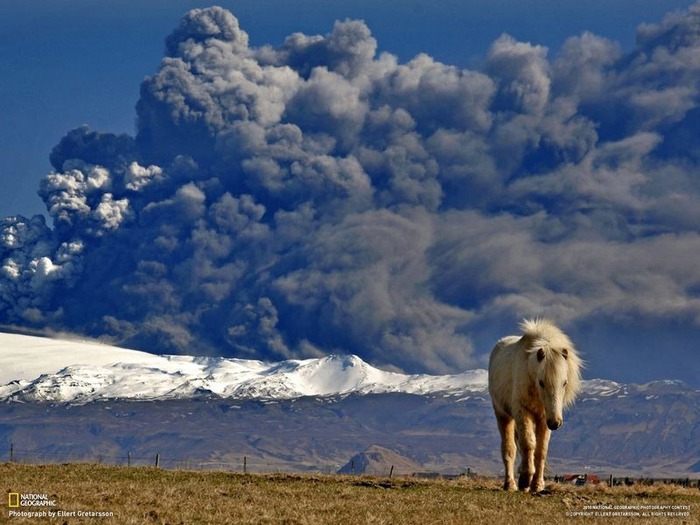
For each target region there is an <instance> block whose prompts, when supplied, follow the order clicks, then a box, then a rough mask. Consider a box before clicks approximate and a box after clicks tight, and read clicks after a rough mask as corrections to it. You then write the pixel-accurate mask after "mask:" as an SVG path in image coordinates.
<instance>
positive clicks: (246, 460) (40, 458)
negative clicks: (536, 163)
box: [0, 443, 700, 489]
mask: <svg viewBox="0 0 700 525" xmlns="http://www.w3.org/2000/svg"><path fill="white" fill-rule="evenodd" d="M2 456H5V457H4V458H3V457H2ZM3 459H4V460H5V461H9V462H10V463H25V464H74V463H93V464H104V465H114V466H123V467H157V468H163V469H172V470H216V471H224V472H234V473H241V474H253V473H259V474H268V473H316V474H327V475H330V474H349V475H360V474H361V475H368V476H376V477H387V478H392V477H405V476H412V477H419V478H448V479H450V478H457V477H463V476H467V477H472V476H476V475H477V473H476V472H475V471H474V470H473V469H471V468H469V467H467V468H465V469H463V470H455V469H453V470H452V471H451V472H420V471H416V470H415V469H410V468H405V467H404V468H402V467H401V466H395V465H386V466H384V465H382V466H379V467H377V466H369V467H368V466H367V465H362V464H359V462H358V464H357V465H356V464H355V462H354V461H350V462H349V463H347V464H346V465H340V464H335V463H326V464H310V463H298V462H294V461H279V462H274V461H269V460H266V459H264V458H256V457H250V456H246V455H241V456H229V457H227V458H226V459H210V458H181V457H180V458H174V457H168V456H167V455H165V456H163V455H161V453H160V452H154V453H148V454H144V453H141V454H135V453H132V452H127V453H126V454H116V455H114V454H94V455H85V454H71V453H66V452H59V451H54V452H48V451H43V450H42V451H39V450H27V449H21V448H17V447H16V446H15V445H14V443H11V444H10V447H9V450H8V451H7V452H5V454H0V461H1V460H3ZM486 477H490V476H486ZM548 479H549V480H551V481H555V482H559V483H571V484H574V485H586V484H598V483H604V484H605V485H608V486H610V487H615V486H623V485H624V486H631V485H649V486H650V485H657V484H669V485H679V486H683V487H690V488H698V489H700V478H690V477H640V476H613V475H610V476H607V477H603V476H601V477H599V476H590V475H588V476H587V475H579V476H571V475H568V476H561V475H555V476H550V477H549V478H548Z"/></svg>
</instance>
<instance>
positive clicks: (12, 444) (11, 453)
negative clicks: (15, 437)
mask: <svg viewBox="0 0 700 525" xmlns="http://www.w3.org/2000/svg"><path fill="white" fill-rule="evenodd" d="M14 461H15V444H14V443H10V463H14Z"/></svg>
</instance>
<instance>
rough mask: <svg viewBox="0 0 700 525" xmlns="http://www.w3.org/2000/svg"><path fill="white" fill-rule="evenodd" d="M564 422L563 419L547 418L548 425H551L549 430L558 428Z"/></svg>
mask: <svg viewBox="0 0 700 525" xmlns="http://www.w3.org/2000/svg"><path fill="white" fill-rule="evenodd" d="M563 423H564V422H563V421H562V420H561V419H548V420H547V426H548V427H549V430H556V429H558V428H559V427H560V426H561V425H562V424H563Z"/></svg>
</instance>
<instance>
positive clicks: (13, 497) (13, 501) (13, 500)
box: [7, 492, 19, 508]
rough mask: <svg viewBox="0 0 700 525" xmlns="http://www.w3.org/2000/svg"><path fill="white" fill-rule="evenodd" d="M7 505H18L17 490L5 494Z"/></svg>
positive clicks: (14, 506)
mask: <svg viewBox="0 0 700 525" xmlns="http://www.w3.org/2000/svg"><path fill="white" fill-rule="evenodd" d="M7 506H8V507H12V508H17V507H19V492H10V493H9V494H8V495H7Z"/></svg>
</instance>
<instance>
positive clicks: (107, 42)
mask: <svg viewBox="0 0 700 525" xmlns="http://www.w3.org/2000/svg"><path fill="white" fill-rule="evenodd" d="M221 5H222V6H223V8H224V9H221V8H209V9H198V10H194V11H191V12H189V13H188V11H189V10H190V9H193V8H198V7H206V6H208V4H205V3H203V2H194V1H150V2H148V1H147V2H143V1H140V2H136V1H131V0H129V1H121V2H110V1H87V0H82V1H70V2H69V1H63V0H59V1H55V2H51V3H46V2H43V1H34V0H29V1H25V2H21V3H20V2H6V1H2V0H0V7H2V9H3V11H2V12H3V15H4V16H3V18H2V19H1V20H0V69H1V70H2V71H3V72H4V74H3V78H2V81H1V82H0V151H1V152H2V155H0V220H2V222H0V264H1V265H2V266H0V324H12V325H19V326H23V327H32V328H44V329H49V330H61V331H69V332H70V331H72V332H76V333H79V334H83V335H88V336H93V337H100V336H105V337H109V338H110V340H111V341H113V342H116V343H118V344H123V345H125V346H129V347H133V348H139V349H145V350H149V351H154V352H158V353H199V354H205V355H227V356H237V357H251V358H258V359H283V358H293V357H297V358H301V357H311V356H318V355H323V354H326V353H329V352H347V353H356V354H358V355H360V356H361V357H362V358H363V359H365V360H367V361H369V362H371V363H373V364H375V365H378V366H385V367H389V368H391V367H395V368H397V369H402V370H404V371H407V372H434V373H453V372H458V371H460V370H464V369H465V368H475V367H483V366H485V364H486V359H487V356H488V351H489V350H490V348H491V346H492V345H493V343H494V341H495V340H496V339H497V338H498V337H500V336H503V335H506V334H508V333H512V332H514V331H515V330H517V323H518V321H519V320H520V319H522V318H523V317H530V316H548V317H553V318H554V319H555V320H556V321H557V322H559V323H560V324H562V325H563V326H564V327H565V328H566V329H567V331H568V332H570V334H571V335H572V337H573V338H574V340H575V341H576V342H577V343H578V344H579V346H580V348H581V349H582V351H583V352H584V357H585V359H586V360H587V361H588V362H589V369H588V372H587V374H588V375H589V376H592V377H606V378H611V379H619V380H623V381H635V382H644V381H650V380H653V379H665V378H681V379H683V380H685V381H688V382H691V383H694V384H696V383H697V381H698V378H699V377H700V370H699V368H698V366H699V363H698V360H697V359H696V358H695V352H696V348H697V346H696V343H695V341H696V340H697V337H698V335H700V268H698V265H697V264H696V261H697V260H698V258H700V227H699V226H698V224H700V211H698V210H700V184H699V183H698V178H697V173H698V166H699V165H700V148H698V146H697V144H698V143H699V142H698V140H697V136H698V132H699V130H698V125H697V122H698V114H699V113H700V92H699V88H698V82H697V78H698V76H699V75H700V70H699V69H698V66H697V63H696V62H697V61H696V60H694V57H695V56H697V54H698V53H700V37H699V36H698V35H700V30H699V29H698V28H699V27H700V7H698V5H697V4H696V5H695V7H694V8H689V6H690V5H691V4H690V3H689V2H680V1H679V2H675V1H671V0H665V1H652V0H649V1H645V0H639V1H633V0H625V1H618V2H614V3H612V4H611V3H610V2H604V1H602V0H600V1H599V0H595V1H590V2H586V3H579V2H577V3H573V2H554V1H549V0H547V1H544V0H541V1H528V2H513V1H505V0H491V1H488V2H487V1H473V2H463V1H462V2H458V1H439V2H427V1H426V2H423V1H418V0H407V1H404V2H393V1H391V2H381V3H379V2H375V1H369V0H368V1H354V2H352V1H351V2H340V1H337V2H336V1H331V0H324V1H315V0H314V1H299V2H282V1H268V2H266V1H260V0H257V1H248V0H240V1H237V2H221ZM685 8H689V9H687V10H681V9H685ZM677 9H678V10H680V11H678V12H677V13H675V14H673V15H668V16H665V13H669V12H670V11H674V10H677ZM186 13H187V14H186ZM637 28H639V30H637ZM290 35H291V36H290ZM166 38H167V41H166ZM165 55H167V57H166V58H165V59H164V58H163V57H164V56H165ZM137 116H138V118H137ZM83 125H87V126H89V129H88V128H80V129H77V128H79V127H80V126H83ZM122 134H125V135H122ZM54 148H55V149H54ZM52 151H53V154H52V157H51V162H49V154H50V153H52ZM18 214H20V215H23V216H25V217H31V216H32V215H34V214H43V215H44V217H45V218H46V221H45V222H44V221H42V220H41V219H21V218H10V216H14V215H18ZM2 218H5V219H2ZM98 296H99V297H101V298H102V299H101V300H100V301H94V297H98ZM659 355H661V356H663V359H658V356H659Z"/></svg>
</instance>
